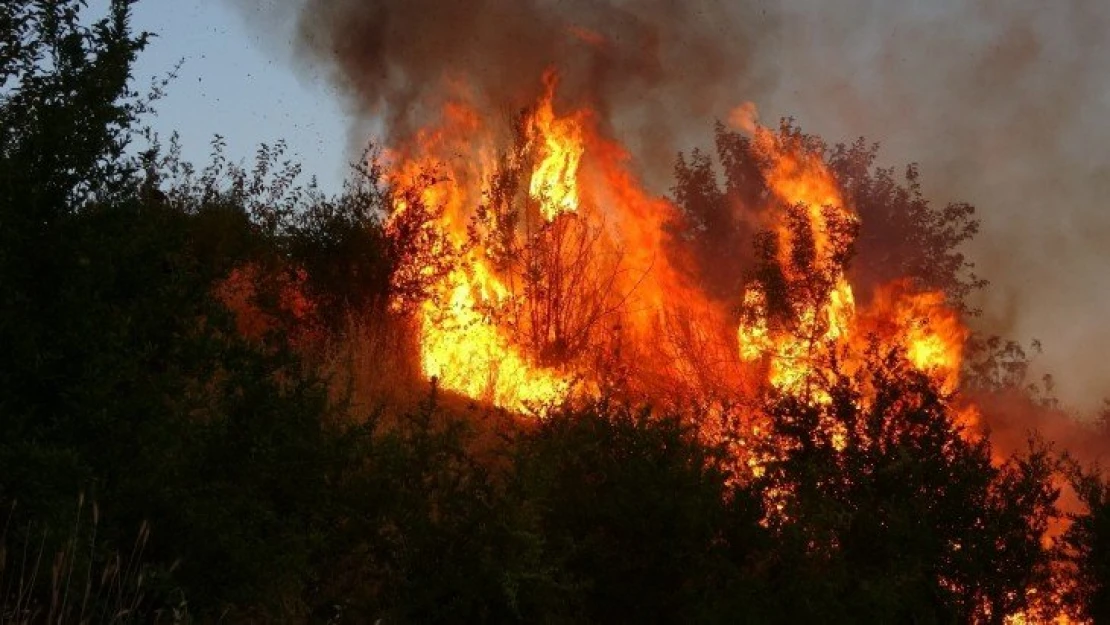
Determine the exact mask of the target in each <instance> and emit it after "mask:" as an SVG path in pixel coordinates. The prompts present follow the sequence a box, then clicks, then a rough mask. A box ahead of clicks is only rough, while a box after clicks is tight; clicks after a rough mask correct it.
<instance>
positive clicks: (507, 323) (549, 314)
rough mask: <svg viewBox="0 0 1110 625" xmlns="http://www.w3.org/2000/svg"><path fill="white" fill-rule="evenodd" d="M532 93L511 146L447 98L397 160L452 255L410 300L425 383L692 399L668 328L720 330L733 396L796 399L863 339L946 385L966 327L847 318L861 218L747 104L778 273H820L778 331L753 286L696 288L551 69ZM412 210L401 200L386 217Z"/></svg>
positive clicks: (508, 396) (903, 291)
mask: <svg viewBox="0 0 1110 625" xmlns="http://www.w3.org/2000/svg"><path fill="white" fill-rule="evenodd" d="M542 85H543V89H542V93H541V95H540V96H539V99H538V101H537V102H536V103H535V105H534V106H532V107H531V108H530V109H529V110H528V111H526V112H525V114H524V115H523V117H522V119H521V120H520V123H519V124H518V132H517V136H516V137H515V138H514V140H512V141H509V142H501V143H499V142H498V140H497V137H498V136H499V134H498V130H499V129H497V128H495V127H494V124H492V123H491V122H490V120H488V119H486V118H484V117H483V116H482V115H480V114H479V113H478V112H477V111H476V110H474V109H473V108H472V106H471V104H470V103H469V102H467V101H465V99H463V98H460V99H459V100H458V101H455V102H453V103H452V104H451V105H450V106H448V107H447V108H446V109H445V111H444V113H443V115H442V116H441V123H440V125H439V126H438V127H436V128H434V129H428V130H425V131H423V132H421V133H420V134H419V135H418V136H417V138H416V140H415V142H414V143H413V145H407V146H401V148H399V149H396V150H394V152H393V154H394V155H395V161H396V162H395V163H394V164H393V167H394V169H393V182H394V184H395V185H398V186H405V185H412V184H414V181H416V180H427V179H428V177H429V176H430V178H431V179H432V180H433V181H432V182H431V183H430V184H425V185H424V186H423V187H421V188H420V192H419V202H420V203H421V204H422V205H423V209H424V210H427V211H430V212H429V214H434V215H435V218H434V219H430V220H429V221H428V222H427V223H425V224H423V226H422V227H424V228H426V229H428V230H429V231H430V234H431V235H430V236H429V237H428V240H429V241H438V242H440V243H438V244H437V245H446V246H448V247H449V248H450V250H447V249H443V250H436V249H432V250H428V254H429V255H431V256H436V255H441V256H442V255H444V254H447V253H452V254H456V255H457V256H458V258H457V262H456V263H455V265H454V266H453V267H452V268H451V269H450V271H448V272H447V273H446V274H444V275H443V276H441V277H440V278H439V279H437V280H436V281H435V283H434V284H433V285H432V286H431V288H430V295H429V296H428V297H427V298H426V299H425V300H424V301H422V302H420V303H419V338H418V341H419V350H420V362H421V368H422V370H423V372H424V374H425V375H426V376H427V377H429V378H435V379H436V380H437V381H438V383H439V385H440V386H441V387H442V388H444V389H446V390H450V391H455V392H458V393H461V394H463V395H465V396H467V397H470V398H473V399H475V400H479V401H487V402H490V403H492V404H494V405H497V406H500V407H504V408H509V409H518V410H519V409H524V408H526V407H529V406H535V405H542V404H552V403H558V402H562V401H565V400H570V399H573V398H574V397H576V396H578V395H582V394H589V393H590V392H592V391H596V390H597V389H598V388H599V387H600V386H602V385H608V384H609V383H610V382H611V381H612V380H611V379H606V378H607V377H608V376H610V374H612V373H613V372H615V371H618V370H619V371H623V372H626V373H625V375H626V376H627V379H625V380H623V381H622V382H623V384H622V388H626V389H630V390H631V391H632V392H633V393H634V394H635V393H636V392H638V393H639V394H640V395H642V396H648V397H650V396H651V395H652V394H653V393H652V391H653V390H654V389H657V388H668V387H669V388H696V387H697V386H698V385H699V384H703V381H701V380H698V379H697V377H698V372H699V371H700V370H702V369H704V367H703V366H701V363H699V357H700V356H702V355H703V354H699V353H696V350H691V349H689V346H684V345H681V344H680V343H679V342H678V341H676V340H674V335H675V328H676V327H679V326H681V327H684V328H687V329H692V332H693V333H694V334H695V335H697V336H702V337H709V338H708V339H707V341H709V342H717V343H721V342H722V341H721V339H720V337H724V336H727V335H728V334H729V333H730V332H731V335H732V336H733V337H734V339H733V340H734V341H736V343H734V344H733V346H732V347H731V348H728V350H727V351H729V352H731V360H732V361H733V362H732V363H730V364H731V365H732V367H733V369H734V370H735V371H738V372H740V373H739V374H738V376H737V377H738V379H737V380H736V386H735V388H736V389H737V391H736V392H742V391H740V390H739V389H741V388H744V382H743V381H742V380H740V379H739V378H748V379H750V377H751V376H752V375H755V376H756V377H757V378H762V379H764V380H765V381H766V383H767V384H768V386H769V387H770V388H772V389H774V390H776V391H778V392H783V393H794V394H799V393H804V392H806V391H805V387H806V385H807V384H808V381H809V380H811V379H812V377H813V376H814V375H815V374H818V373H820V367H821V366H822V364H821V363H823V362H826V361H827V359H828V358H829V357H831V356H832V355H833V354H834V353H835V352H837V351H844V350H852V349H859V348H860V347H861V344H862V343H863V342H864V341H865V339H866V338H867V337H877V338H878V339H879V340H880V341H882V342H883V344H887V345H891V346H894V345H897V346H899V347H901V348H903V349H904V350H905V352H906V355H907V357H908V359H909V361H910V362H912V363H913V365H914V366H915V367H917V368H918V369H920V370H921V371H923V372H926V373H928V374H929V375H931V376H934V377H935V379H936V380H937V382H938V383H939V384H940V385H941V387H942V388H944V389H945V390H946V391H948V392H951V391H954V390H955V388H956V386H957V385H958V375H959V368H960V356H961V349H962V344H963V341H964V340H965V339H966V337H967V332H966V331H965V330H964V329H963V327H962V325H961V324H960V321H959V318H958V316H957V315H956V314H955V313H953V312H952V311H949V310H948V309H947V308H946V305H945V302H944V296H943V294H940V293H928V292H924V293H918V292H914V291H913V289H912V288H911V287H910V286H909V285H908V284H898V285H891V287H890V288H887V289H881V290H880V293H879V295H878V296H877V297H876V298H875V302H874V304H873V305H872V307H873V310H865V311H858V310H857V306H856V302H855V297H854V294H853V290H852V286H851V285H850V284H849V283H848V280H847V277H846V274H845V269H846V267H845V264H846V259H847V258H848V256H849V255H850V247H851V245H852V243H853V240H854V239H853V237H854V232H855V229H856V228H857V227H858V217H857V216H856V213H855V211H854V210H853V209H852V208H851V207H850V206H848V205H847V203H846V202H845V201H844V199H843V198H842V196H841V193H840V191H839V189H838V187H837V183H836V180H835V179H834V177H833V175H832V174H831V173H830V172H829V171H828V169H827V168H826V166H825V165H824V163H823V162H822V160H821V156H820V155H819V154H813V153H811V152H808V151H807V150H806V148H805V146H801V145H790V144H788V143H787V142H784V141H783V140H782V139H780V138H779V137H777V136H776V135H775V134H774V133H772V132H771V131H770V130H768V129H766V128H763V127H761V126H759V125H758V123H757V122H756V121H755V119H754V107H751V106H750V105H748V106H745V107H741V108H739V109H737V111H736V112H734V114H733V115H732V117H731V119H732V121H733V123H734V124H736V125H738V126H741V127H742V128H743V129H744V130H746V131H747V132H749V133H750V134H752V135H753V137H754V141H755V145H756V146H757V149H758V150H759V153H760V155H761V156H762V162H763V163H764V164H765V165H764V171H763V174H764V176H765V177H766V179H767V181H768V185H769V188H770V189H771V190H772V191H773V193H774V195H775V196H776V199H777V200H778V201H779V204H778V205H779V206H784V207H786V209H787V210H785V211H781V210H780V211H772V212H767V213H766V214H765V215H764V218H765V219H766V220H767V221H768V226H769V230H770V231H771V232H772V233H773V234H774V235H775V241H776V245H777V250H776V253H775V255H774V264H775V265H777V269H778V270H779V271H780V272H781V273H782V275H783V276H784V278H785V280H786V282H787V283H788V284H790V283H792V282H801V281H804V280H809V281H810V282H812V281H813V280H812V279H811V278H812V277H813V276H811V275H807V274H808V273H812V272H813V271H816V272H817V273H818V274H819V278H820V279H819V280H817V283H819V284H822V285H824V286H823V287H821V288H818V289H816V290H815V291H814V292H813V293H811V294H809V296H808V297H806V298H801V301H802V304H801V305H800V306H798V307H796V309H795V310H791V311H789V314H787V315H786V316H785V320H784V319H783V318H782V317H783V315H781V314H780V315H778V317H776V316H775V315H773V314H772V311H770V310H769V305H768V304H769V303H768V293H767V289H766V286H765V285H763V284H761V283H759V282H757V281H756V282H752V283H751V284H749V286H748V287H747V288H746V289H745V290H744V291H743V292H742V293H738V294H737V298H736V299H735V301H732V302H728V301H718V300H715V299H714V298H711V297H710V296H708V295H706V294H705V293H703V292H702V291H701V290H700V289H699V288H698V287H697V285H696V284H695V283H694V281H693V280H692V279H691V278H690V277H689V276H688V274H687V273H686V272H684V271H683V270H682V269H681V267H680V266H679V265H678V263H676V262H675V261H674V257H675V255H676V254H675V253H674V248H673V245H671V244H672V243H673V242H672V241H671V240H670V238H669V235H668V232H667V224H668V223H672V222H673V221H674V220H676V219H677V218H678V209H677V208H676V207H675V206H674V205H673V204H672V203H670V202H669V201H667V200H666V199H663V198H660V197H654V196H652V195H651V194H650V193H649V192H647V191H646V190H645V189H644V187H643V186H642V185H641V183H640V181H639V180H638V179H637V178H636V176H635V175H634V174H633V173H632V172H631V171H630V169H629V157H628V155H627V152H626V151H625V150H624V149H623V148H622V147H621V146H620V145H619V144H617V143H616V142H614V141H613V140H611V139H608V138H606V137H604V136H603V135H602V134H601V132H600V131H599V129H598V128H597V126H596V124H595V115H594V113H593V112H592V111H590V110H589V109H587V108H580V109H577V110H572V111H569V112H557V111H556V100H557V95H558V94H557V86H558V78H557V76H556V75H555V74H554V73H553V72H549V73H548V74H546V75H545V76H544V79H543V81H542ZM429 172H436V173H435V174H429ZM421 176H424V178H421ZM518 187H519V188H518ZM399 197H403V198H407V197H411V194H410V195H406V194H401V195H400V196H399ZM407 201H408V200H401V201H398V203H397V205H396V206H395V212H394V216H393V219H396V218H397V217H398V216H399V215H402V214H404V213H405V211H406V210H408V209H409V206H408V205H407ZM792 224H793V225H792ZM799 224H801V226H802V227H799ZM802 257H805V258H808V262H809V264H810V266H809V267H808V268H807V267H805V266H803V265H800V264H799V262H798V259H799V258H802ZM420 258H425V259H426V258H428V256H426V255H425V256H421V257H420ZM408 270H409V272H410V273H415V274H422V273H423V274H430V273H431V271H430V269H429V268H428V267H421V266H415V267H410V268H408ZM737 309H739V310H740V313H739V314H737V313H736V312H735V311H736V310H737ZM729 327H731V328H733V329H732V330H731V331H730V330H728V328H729ZM720 346H721V345H718V347H720ZM760 371H762V373H759V372H760Z"/></svg>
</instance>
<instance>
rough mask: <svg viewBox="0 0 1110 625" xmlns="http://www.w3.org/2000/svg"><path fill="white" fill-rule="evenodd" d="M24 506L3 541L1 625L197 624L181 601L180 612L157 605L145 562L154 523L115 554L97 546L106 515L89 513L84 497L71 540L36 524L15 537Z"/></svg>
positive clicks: (92, 507)
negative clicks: (191, 621)
mask: <svg viewBox="0 0 1110 625" xmlns="http://www.w3.org/2000/svg"><path fill="white" fill-rule="evenodd" d="M16 505H17V504H16V502H12V504H11V506H10V508H9V509H8V511H7V512H8V514H7V518H6V520H5V522H4V526H3V530H2V533H0V625H38V624H51V625H53V624H59V625H60V624H69V623H77V624H82V625H83V624H86V623H89V624H91V623H120V624H123V623H138V622H142V623H187V622H189V614H188V604H187V603H186V602H185V600H184V598H183V597H181V596H180V595H179V596H178V601H177V602H176V603H177V605H175V606H172V607H162V606H160V605H158V604H163V603H164V600H162V598H161V597H159V598H158V599H157V600H154V601H152V600H151V599H152V597H151V593H150V592H149V591H150V588H149V586H150V584H149V581H150V578H149V567H148V566H147V565H146V564H145V563H144V560H143V554H144V553H145V551H146V547H147V543H148V541H149V539H150V526H149V525H148V524H147V523H146V522H143V523H142V525H141V526H140V527H139V531H138V533H137V535H136V536H135V540H134V542H133V543H132V545H131V546H130V547H129V548H128V549H126V550H123V551H121V550H108V549H105V545H103V544H98V542H97V541H98V536H97V530H98V529H99V525H100V508H99V506H97V504H96V502H93V503H92V504H91V505H88V506H86V502H85V497H84V495H81V496H80V497H78V499H77V508H76V512H75V514H74V518H73V523H72V525H70V526H69V527H68V528H67V530H66V531H68V535H62V534H58V533H56V532H55V531H53V530H52V529H51V528H50V526H49V524H46V523H38V524H36V523H34V522H33V521H28V522H27V524H26V525H25V526H24V527H22V528H21V529H22V530H23V531H15V529H16V528H13V527H12V520H13V518H15V516H16V514H15V513H16ZM57 538H62V540H61V542H60V544H59V543H58V542H57ZM50 551H53V555H51V554H50V553H49V552H50ZM171 571H172V567H171Z"/></svg>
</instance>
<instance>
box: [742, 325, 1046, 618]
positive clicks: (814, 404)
mask: <svg viewBox="0 0 1110 625" xmlns="http://www.w3.org/2000/svg"><path fill="white" fill-rule="evenodd" d="M834 372H835V369H834ZM826 391H827V394H828V397H829V400H828V401H827V402H822V401H813V400H812V399H807V398H801V397H798V396H783V397H779V398H778V399H776V400H774V401H772V403H771V405H770V407H769V409H768V413H769V416H770V421H771V424H772V425H771V427H772V436H771V437H770V438H769V439H768V441H767V443H766V446H765V448H764V453H765V454H766V457H768V458H771V460H770V461H769V462H768V463H767V466H766V469H765V474H764V476H763V477H762V478H761V482H762V483H763V488H764V492H765V493H768V494H769V496H770V499H769V504H770V505H771V519H772V520H773V522H774V524H775V528H776V531H777V532H778V534H779V535H780V536H782V538H783V541H784V546H783V549H782V551H783V553H784V554H785V555H786V556H787V558H789V559H788V560H786V562H787V563H788V564H789V566H790V567H791V568H790V569H789V570H798V571H801V572H802V575H801V576H800V579H797V580H795V583H796V584H797V586H795V588H794V590H795V591H796V592H803V591H805V589H806V588H808V589H809V590H808V591H807V592H809V593H810V594H811V596H812V595H814V594H815V596H816V599H815V600H814V601H813V603H811V604H808V605H807V604H798V605H795V606H794V608H795V609H798V610H802V611H801V612H799V613H797V614H795V618H797V619H801V620H808V619H812V618H816V617H817V616H818V615H824V616H823V617H822V618H825V619H832V620H847V621H867V622H872V621H875V622H932V623H945V622H953V621H955V622H978V621H985V622H1001V620H1002V619H1003V618H1004V617H1005V616H1007V615H1009V614H1013V613H1015V612H1017V611H1019V610H1021V609H1024V608H1025V607H1026V605H1027V602H1028V600H1029V597H1028V596H1027V594H1026V592H1027V590H1028V589H1030V588H1040V589H1042V590H1043V589H1044V588H1045V584H1046V583H1047V575H1048V572H1049V554H1048V552H1047V551H1046V550H1044V549H1043V548H1042V546H1041V539H1042V537H1043V535H1044V532H1045V530H1046V529H1047V526H1048V523H1049V521H1050V519H1051V518H1053V516H1054V515H1055V507H1054V506H1055V501H1056V498H1057V496H1058V489H1056V488H1055V487H1054V486H1053V483H1052V476H1053V473H1054V471H1055V470H1056V467H1055V464H1054V461H1053V460H1052V459H1051V456H1050V455H1049V454H1048V453H1047V452H1046V451H1045V450H1043V449H1040V448H1034V449H1032V450H1031V451H1030V453H1029V454H1027V455H1025V456H1022V457H1015V458H1013V459H1011V460H1010V461H1008V462H1007V463H1005V464H1003V465H1002V466H994V465H993V464H992V458H991V448H990V444H989V443H988V442H987V441H986V440H985V439H977V438H973V437H970V435H969V434H968V433H966V432H963V431H961V429H960V427H959V426H957V425H955V420H954V416H953V408H952V406H951V404H950V403H949V400H948V398H946V397H945V396H943V395H942V394H940V393H939V392H938V390H937V389H936V387H935V385H934V383H933V382H932V381H931V380H930V379H929V378H928V377H927V376H926V375H924V374H921V373H919V372H916V371H914V370H913V369H912V367H910V366H909V365H908V364H907V363H906V362H905V360H904V358H903V356H902V355H901V354H899V353H898V352H897V351H893V352H889V353H881V352H880V351H879V350H878V348H877V347H872V349H871V351H870V353H869V354H868V355H867V359H866V362H865V363H864V364H863V365H862V366H860V368H859V369H858V370H857V371H856V372H855V373H853V374H843V373H835V374H834V377H833V378H832V381H831V383H829V384H828V386H827V389H826ZM790 592H791V591H789V590H788V591H786V594H787V596H789V595H790ZM810 610H812V611H813V612H808V611H810Z"/></svg>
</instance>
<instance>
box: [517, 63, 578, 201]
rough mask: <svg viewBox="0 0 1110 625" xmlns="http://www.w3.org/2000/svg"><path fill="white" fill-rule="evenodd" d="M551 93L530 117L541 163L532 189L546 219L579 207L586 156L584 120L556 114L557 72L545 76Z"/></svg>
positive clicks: (531, 128) (531, 191)
mask: <svg viewBox="0 0 1110 625" xmlns="http://www.w3.org/2000/svg"><path fill="white" fill-rule="evenodd" d="M544 83H545V84H546V85H547V93H546V95H545V97H544V98H543V100H542V101H541V102H540V105H539V107H538V108H537V110H536V113H535V114H534V115H533V116H532V117H531V118H530V119H529V120H528V134H529V139H530V141H534V142H536V143H537V144H538V146H537V149H538V151H539V154H540V162H539V164H538V165H536V168H535V171H533V172H532V180H531V182H530V184H529V186H528V191H529V193H530V194H531V195H532V197H533V198H535V199H536V200H538V201H539V202H540V212H541V213H542V214H543V217H544V219H546V220H548V221H551V220H553V219H555V217H557V216H558V215H559V214H560V213H565V212H574V211H576V210H578V163H579V161H580V160H581V159H582V152H583V151H584V148H583V145H582V143H583V139H582V127H581V122H580V121H579V119H577V118H576V117H567V118H558V117H556V116H555V112H554V109H553V105H552V101H553V100H554V99H555V86H556V84H558V83H557V80H556V78H555V74H554V73H552V72H548V74H547V75H546V76H545V77H544Z"/></svg>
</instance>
